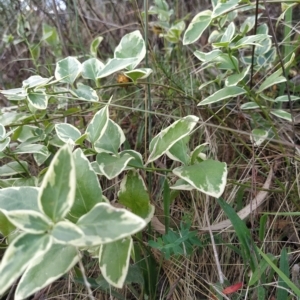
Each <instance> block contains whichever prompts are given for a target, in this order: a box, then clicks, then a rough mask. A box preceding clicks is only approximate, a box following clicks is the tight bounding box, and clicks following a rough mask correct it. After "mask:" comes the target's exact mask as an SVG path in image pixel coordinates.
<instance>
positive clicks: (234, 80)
mask: <svg viewBox="0 0 300 300" xmlns="http://www.w3.org/2000/svg"><path fill="white" fill-rule="evenodd" d="M250 68H251V65H249V66H248V67H247V68H245V69H244V70H243V71H242V72H241V73H238V74H233V75H230V76H228V77H227V78H226V80H225V85H226V86H236V85H237V84H238V83H239V82H240V81H242V80H243V79H244V78H245V76H246V75H247V74H248V73H249V71H250Z"/></svg>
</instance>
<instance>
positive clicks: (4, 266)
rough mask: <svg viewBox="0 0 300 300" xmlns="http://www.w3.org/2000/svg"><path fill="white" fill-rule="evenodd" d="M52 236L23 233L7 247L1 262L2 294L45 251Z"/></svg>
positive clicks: (0, 293)
mask: <svg viewBox="0 0 300 300" xmlns="http://www.w3.org/2000/svg"><path fill="white" fill-rule="evenodd" d="M51 244H52V238H51V237H50V236H49V235H45V234H30V233H23V234H20V235H19V236H18V237H17V238H15V239H14V240H13V241H12V243H11V244H10V245H9V246H8V248H7V249H6V251H5V253H4V256H3V258H2V260H1V263H0V274H1V276H0V295H2V294H3V293H4V292H5V291H6V290H7V289H8V288H9V287H10V286H11V285H12V284H13V283H14V281H15V280H17V278H18V277H19V276H20V275H21V274H22V273H23V272H24V271H25V269H26V267H27V266H28V264H29V263H30V262H31V261H34V260H35V258H36V257H37V256H39V255H42V254H43V253H45V252H46V251H47V250H48V249H49V247H50V246H51Z"/></svg>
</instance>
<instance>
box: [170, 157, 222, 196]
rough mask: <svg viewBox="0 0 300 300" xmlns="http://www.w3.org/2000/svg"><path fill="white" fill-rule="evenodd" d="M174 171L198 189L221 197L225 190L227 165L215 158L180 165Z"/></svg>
mask: <svg viewBox="0 0 300 300" xmlns="http://www.w3.org/2000/svg"><path fill="white" fill-rule="evenodd" d="M173 173H174V174H175V175H177V176H178V177H180V178H182V179H183V180H185V181H187V182H188V183H189V184H191V185H192V186H193V187H194V188H196V189H197V190H199V191H201V192H203V193H205V194H207V195H210V196H213V197H216V198H218V197H220V196H221V195H222V193H223V192H224V189H225V186H226V181H227V166H226V163H222V162H219V161H215V160H205V161H203V162H201V163H199V164H195V165H192V166H185V167H179V168H176V169H174V170H173Z"/></svg>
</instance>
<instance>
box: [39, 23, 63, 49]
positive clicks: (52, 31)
mask: <svg viewBox="0 0 300 300" xmlns="http://www.w3.org/2000/svg"><path fill="white" fill-rule="evenodd" d="M42 29H43V36H42V40H43V41H45V42H46V43H47V44H49V45H50V46H52V47H56V46H57V45H58V43H59V38H58V33H57V30H56V28H55V27H52V26H50V25H48V24H46V23H43V26H42Z"/></svg>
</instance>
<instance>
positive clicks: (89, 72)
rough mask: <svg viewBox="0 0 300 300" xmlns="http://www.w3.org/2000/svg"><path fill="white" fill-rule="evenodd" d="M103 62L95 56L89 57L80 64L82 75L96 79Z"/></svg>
mask: <svg viewBox="0 0 300 300" xmlns="http://www.w3.org/2000/svg"><path fill="white" fill-rule="evenodd" d="M103 68H104V64H103V63H102V62H101V61H100V60H99V59H97V58H90V59H88V60H86V61H85V62H84V63H83V64H82V77H83V78H85V79H91V80H94V81H96V80H97V77H98V74H99V73H100V72H101V70H102V69H103Z"/></svg>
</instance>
